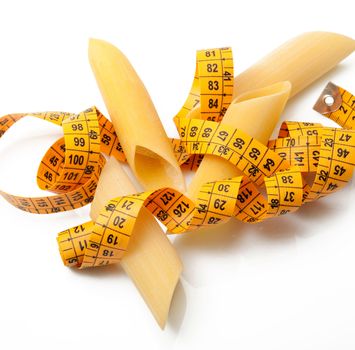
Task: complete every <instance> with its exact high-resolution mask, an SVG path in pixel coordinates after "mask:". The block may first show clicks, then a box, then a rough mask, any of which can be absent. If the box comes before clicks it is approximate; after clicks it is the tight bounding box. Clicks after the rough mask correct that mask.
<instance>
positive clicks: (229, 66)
mask: <svg viewBox="0 0 355 350" xmlns="http://www.w3.org/2000/svg"><path fill="white" fill-rule="evenodd" d="M332 87H333V89H332V90H331V91H330V90H329V89H328V90H327V91H326V92H325V93H322V95H321V97H320V99H319V100H318V102H317V104H316V106H315V108H316V109H317V110H318V111H319V112H321V113H323V114H325V115H327V116H328V117H329V118H331V119H333V120H335V121H336V122H338V123H339V124H340V125H341V126H343V127H344V126H345V125H346V129H339V128H329V127H323V126H322V125H320V124H315V123H301V122H285V123H283V124H282V127H281V129H280V133H279V138H278V139H277V140H271V141H270V142H269V144H268V146H265V145H263V144H261V143H260V142H259V141H257V140H255V139H253V138H252V137H250V136H249V135H247V134H246V133H244V132H243V131H242V130H239V129H235V128H232V127H229V126H228V125H224V124H220V123H219V121H220V120H221V119H222V118H223V115H224V113H225V111H226V110H227V108H228V106H229V104H230V103H231V100H232V91H233V60H232V53H231V50H230V49H229V48H222V49H211V50H201V51H199V52H198V53H197V64H196V74H195V78H194V82H193V85H192V88H191V91H190V94H189V96H188V99H187V100H186V102H185V104H184V106H183V108H182V109H181V110H180V111H179V113H178V115H177V116H176V117H175V118H174V121H175V123H176V126H177V129H178V131H179V135H180V139H174V140H172V145H173V148H174V151H175V154H176V157H177V159H178V161H179V163H180V164H181V165H183V164H185V165H184V166H188V167H190V168H195V167H196V166H198V164H199V162H200V161H201V159H202V157H203V156H204V155H215V156H219V157H222V158H224V159H226V160H228V161H229V162H231V163H232V164H234V165H235V166H237V167H238V168H239V169H240V170H241V171H242V172H243V174H244V176H238V177H235V178H232V179H227V180H222V181H218V182H212V183H207V184H204V185H203V186H202V188H201V190H200V192H199V195H198V198H197V200H196V202H194V201H192V200H191V199H190V198H188V197H186V196H185V195H183V194H182V193H180V192H178V191H176V190H175V189H173V188H162V189H159V190H156V191H153V192H144V193H140V194H133V195H129V196H122V197H118V198H115V199H112V200H111V201H109V202H108V203H107V204H106V205H105V207H104V208H102V210H101V212H100V215H99V216H98V218H97V220H96V221H95V222H92V221H89V222H87V223H84V224H82V225H80V226H76V227H73V228H70V229H68V230H65V231H63V232H61V233H59V235H58V238H57V240H58V244H59V249H60V253H61V256H62V259H63V262H64V263H65V264H66V265H68V266H77V267H80V268H84V267H90V266H99V265H106V264H111V263H117V262H119V261H120V260H121V258H122V256H123V254H124V253H125V252H126V251H127V249H128V245H129V240H130V236H131V233H132V230H133V228H134V224H135V221H136V219H137V217H138V214H139V212H140V210H141V208H142V207H146V208H147V209H148V210H149V211H150V212H151V213H152V214H153V215H154V216H155V217H156V218H157V219H158V220H160V221H161V222H162V223H163V224H164V225H165V226H166V227H167V228H168V231H169V232H170V233H182V232H186V231H188V230H193V229H197V228H199V227H201V226H207V225H215V224H220V223H223V222H225V221H227V220H229V219H230V218H231V217H235V218H237V219H239V220H241V221H244V222H249V223H257V222H260V221H262V220H265V219H267V218H271V217H275V216H278V215H283V214H286V213H289V212H293V211H295V210H297V209H298V208H299V207H300V206H301V205H302V204H303V203H305V202H309V201H312V200H315V199H317V198H320V197H323V196H325V195H327V194H330V193H333V192H335V191H337V190H339V189H340V188H342V187H344V186H345V185H346V183H347V181H349V180H350V179H351V177H352V173H353V169H354V166H355V132H354V131H353V130H351V129H352V128H353V125H354V124H355V121H354V119H355V118H354V104H355V103H353V102H352V101H353V96H352V95H351V94H349V93H348V92H346V91H345V90H343V89H341V88H339V87H336V86H335V85H332ZM329 96H330V97H333V99H334V103H336V105H334V106H333V105H332V106H331V107H332V108H331V109H329V107H330V106H329V104H330V102H331V101H329ZM339 96H340V99H339ZM339 101H340V104H339ZM197 104H200V106H201V114H200V119H190V118H187V114H188V113H189V111H190V110H191V109H192V108H194V106H196V105H197ZM324 104H325V105H326V107H324ZM320 106H321V107H322V108H323V109H322V108H321V107H320ZM324 108H326V109H324ZM341 113H342V114H345V117H344V116H342V114H341ZM31 115H33V114H31ZM57 115H58V117H56V118H57V119H56V118H54V119H56V120H55V121H54V122H55V123H56V124H58V125H62V126H63V129H64V135H65V136H64V140H63V139H61V140H59V141H57V142H56V143H55V144H54V145H53V146H52V147H51V149H50V150H49V151H48V152H47V154H46V155H45V157H44V159H43V162H42V164H41V166H40V169H39V172H38V174H39V175H38V178H39V180H38V184H39V185H40V186H41V188H45V189H48V190H51V191H53V192H56V193H59V194H58V195H57V196H59V197H60V198H62V197H64V198H65V199H66V198H67V196H68V195H69V196H70V194H71V193H72V192H73V191H83V190H82V189H83V188H85V186H86V185H87V184H88V183H91V181H93V182H92V183H94V184H95V185H92V186H93V189H92V192H87V191H83V192H84V193H83V194H82V195H83V196H84V197H83V198H84V201H86V202H84V203H83V202H82V201H81V202H80V201H79V202H69V203H68V204H67V205H61V206H59V209H55V210H53V208H55V206H53V201H52V200H49V199H48V198H51V197H45V198H46V199H45V201H46V205H47V206H46V207H45V208H44V209H43V207H42V208H39V207H38V206H36V203H38V200H37V199H26V200H25V202H26V205H23V204H22V202H21V201H20V200H19V199H18V198H19V197H15V196H10V195H8V194H4V193H3V192H1V194H2V195H4V196H5V198H6V199H8V200H9V202H10V203H12V204H14V205H16V206H17V207H19V208H20V209H23V210H27V211H31V212H36V213H48V212H53V211H58V210H68V209H73V208H74V207H75V205H77V206H80V205H83V204H86V203H88V202H90V201H91V200H92V195H93V192H94V191H95V188H96V183H97V179H98V177H99V174H100V171H101V169H102V166H103V163H104V158H103V157H102V155H101V153H100V152H103V153H105V154H108V155H112V156H115V157H116V158H117V159H119V160H121V161H124V160H125V157H124V154H123V152H122V149H121V147H120V145H119V142H118V140H117V136H116V134H115V132H114V129H113V127H112V124H111V122H109V121H108V120H107V119H106V118H105V117H104V116H102V115H101V113H100V112H98V111H97V110H96V109H95V108H92V109H90V110H88V111H86V112H83V113H81V114H79V115H72V114H61V113H58V114H57ZM16 116H19V117H16ZM23 116H25V115H24V114H21V115H12V116H6V117H3V118H2V119H0V127H1V129H0V130H2V131H0V135H2V134H3V133H4V131H6V130H7V129H8V128H9V127H10V126H11V125H12V124H13V123H14V122H15V121H17V120H18V119H19V118H22V117H23ZM35 116H37V117H40V118H42V119H45V120H49V121H52V120H51V118H50V117H49V115H47V114H36V115H35ZM75 118H77V119H75ZM52 122H53V121H52ZM79 124H80V125H82V126H83V128H82V130H81V127H80V129H79V127H78V125H79ZM73 125H75V127H74V128H73V127H72V126H73ZM74 129H76V130H74ZM78 131H80V132H78ZM95 133H96V134H95ZM90 135H91V136H90ZM92 135H95V136H94V137H93V136H92ZM105 135H106V136H105ZM81 139H82V140H84V141H81ZM98 140H100V142H99V141H98ZM63 145H65V146H63ZM89 145H90V148H89ZM52 148H53V149H52ZM57 151H59V154H60V155H61V157H59V156H58V157H59V159H58V161H57V162H56V164H55V165H54V164H52V163H51V162H50V160H51V159H52V157H53V154H56V152H57ZM90 151H92V152H91V153H90ZM67 152H68V153H67ZM90 154H92V156H91V157H90ZM80 156H84V158H78V157H80ZM56 157H57V156H56ZM74 157H75V158H74ZM74 159H76V161H74ZM75 162H77V163H78V164H75ZM95 162H96V163H95ZM73 163H74V164H73ZM80 163H82V164H80ZM186 164H187V165H186ZM77 165H79V166H77ZM88 166H90V167H91V168H90V169H91V170H92V173H91V174H85V170H86V171H87V169H88ZM41 167H42V168H41ZM47 169H49V170H50V171H51V172H50V173H51V174H52V180H51V181H49V179H48V178H47V177H48V176H46V175H45V174H46V171H49V170H47ZM69 171H72V172H73V173H74V174H78V175H77V176H76V177H75V178H74V179H73V178H71V179H70V180H69V179H68V175H66V176H65V174H67V173H68V172H69ZM309 172H314V173H315V178H314V181H313V183H312V184H307V182H306V181H305V179H304V176H303V175H304V174H305V173H309ZM84 175H87V176H86V177H85V176H84ZM72 176H75V175H72ZM90 176H91V177H90ZM73 180H74V181H73ZM46 186H48V187H46ZM61 186H70V188H67V187H64V188H63V187H61ZM261 186H265V191H266V194H267V198H265V197H264V195H263V194H262V193H261V191H260V190H259V187H261ZM63 200H64V199H63Z"/></svg>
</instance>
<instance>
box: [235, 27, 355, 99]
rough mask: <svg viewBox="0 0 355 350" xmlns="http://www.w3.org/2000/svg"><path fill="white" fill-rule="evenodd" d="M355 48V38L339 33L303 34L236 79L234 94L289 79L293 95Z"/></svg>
mask: <svg viewBox="0 0 355 350" xmlns="http://www.w3.org/2000/svg"><path fill="white" fill-rule="evenodd" d="M354 50H355V40H353V39H351V38H349V37H347V36H344V35H340V34H336V33H328V32H309V33H304V34H302V35H299V36H297V37H295V38H293V39H291V40H289V41H287V42H286V43H284V44H283V45H281V46H280V47H278V48H277V49H276V50H274V51H272V52H271V53H270V54H269V55H267V56H265V57H264V58H262V59H261V60H260V61H258V62H257V63H255V64H254V65H253V66H251V67H250V68H249V69H247V70H246V71H244V72H243V73H241V74H239V75H238V76H237V77H236V78H235V79H234V96H238V95H240V94H242V93H244V92H246V91H249V90H251V89H258V88H260V87H263V86H266V85H270V84H273V83H276V82H278V81H284V80H288V81H289V82H291V84H292V90H291V94H290V97H292V96H294V95H296V94H297V93H299V92H300V91H302V90H303V89H304V88H305V87H307V86H308V85H310V84H311V83H312V82H313V81H315V80H317V79H318V78H319V77H321V76H322V75H324V74H325V73H327V72H328V71H329V70H331V69H332V68H333V67H334V66H336V65H337V64H338V63H339V62H340V61H342V60H343V59H344V58H345V57H347V56H348V55H350V54H351V53H352V52H353V51H354Z"/></svg>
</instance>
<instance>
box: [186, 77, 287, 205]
mask: <svg viewBox="0 0 355 350" xmlns="http://www.w3.org/2000/svg"><path fill="white" fill-rule="evenodd" d="M290 91H291V84H290V83H289V82H288V81H286V82H280V83H276V84H273V85H270V86H268V87H265V88H262V89H257V90H253V91H250V92H247V93H245V94H243V95H240V96H239V97H237V98H236V99H234V101H233V102H232V104H231V105H230V106H229V108H228V110H227V112H226V114H225V116H224V118H223V120H222V123H225V124H228V125H231V126H234V127H236V128H239V129H241V130H243V131H245V132H246V133H248V134H249V135H251V136H253V137H255V138H257V139H258V140H259V141H261V142H263V143H264V144H266V143H267V141H268V140H269V137H270V135H271V133H272V131H273V129H274V127H275V125H276V123H277V121H278V120H279V117H280V115H281V113H282V111H283V109H284V107H285V105H286V102H287V99H288V97H289V94H290ZM238 175H241V172H240V171H239V169H238V168H237V167H236V166H234V165H233V164H231V163H230V162H228V161H227V160H226V159H223V158H219V157H214V156H205V157H204V159H203V161H202V162H201V165H200V167H199V168H198V169H197V172H196V174H195V176H194V177H193V179H192V181H191V183H190V186H189V196H190V197H191V198H197V195H198V192H199V190H200V188H201V185H202V184H204V183H206V182H211V181H217V180H222V179H226V178H231V177H235V176H238Z"/></svg>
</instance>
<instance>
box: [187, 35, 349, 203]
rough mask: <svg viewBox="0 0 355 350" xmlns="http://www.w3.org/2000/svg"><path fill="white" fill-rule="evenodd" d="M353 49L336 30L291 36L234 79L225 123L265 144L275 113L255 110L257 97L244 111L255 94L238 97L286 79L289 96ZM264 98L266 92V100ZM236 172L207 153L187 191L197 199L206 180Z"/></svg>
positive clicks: (330, 67) (346, 38)
mask: <svg viewBox="0 0 355 350" xmlns="http://www.w3.org/2000/svg"><path fill="white" fill-rule="evenodd" d="M354 50H355V40H353V39H351V38H349V37H346V36H343V35H339V34H335V33H327V32H310V33H305V34H302V35H300V36H297V37H296V38H294V39H291V40H290V41H288V42H286V43H285V44H283V45H281V46H280V47H279V48H277V49H276V50H274V51H273V52H271V53H270V54H269V55H267V56H265V57H264V58H262V59H261V60H260V61H258V62H257V63H255V64H254V65H253V66H251V67H250V68H249V69H247V70H246V71H244V72H243V73H241V74H239V75H238V76H237V77H236V78H235V79H234V96H235V97H237V100H235V101H234V103H232V105H231V107H230V108H231V110H230V111H229V112H227V114H228V116H227V115H226V116H225V117H224V119H223V120H222V123H226V124H227V123H228V124H229V125H233V126H235V127H238V128H240V129H241V130H244V131H246V132H248V133H249V134H250V135H252V136H253V137H255V138H256V139H259V141H263V142H264V143H266V141H267V139H268V138H269V137H270V135H271V133H272V130H273V128H274V127H275V124H276V122H277V119H275V115H274V114H272V113H270V111H267V110H266V109H265V110H262V109H261V110H260V112H259V114H258V113H254V108H255V111H257V110H258V107H257V105H258V104H259V103H260V105H262V104H263V102H262V101H260V100H258V99H250V101H249V104H250V105H249V107H248V108H250V110H249V109H246V108H245V111H243V112H242V110H243V109H244V108H242V109H240V108H239V107H237V105H238V104H239V103H238V101H240V102H241V103H242V104H244V106H247V105H246V104H245V102H246V101H245V98H250V97H252V96H253V93H252V94H251V95H249V97H248V94H247V95H244V97H243V96H241V98H242V100H240V99H238V96H239V95H242V94H244V93H246V92H248V91H250V90H253V89H259V88H263V87H265V86H267V85H270V84H274V83H277V82H279V81H286V80H287V81H289V82H290V83H291V91H290V95H289V97H292V96H294V95H296V94H297V93H299V92H300V91H301V90H303V89H304V88H305V87H307V86H308V85H309V84H311V83H312V82H313V81H315V80H316V79H318V78H319V77H320V76H322V75H323V74H325V73H326V72H328V71H329V70H331V69H332V68H333V67H334V66H335V65H336V64H337V63H339V62H340V61H341V60H343V59H344V58H345V57H347V56H348V55H349V54H351V53H352V52H353V51H354ZM261 91H262V90H261ZM264 92H266V91H264ZM254 93H258V92H254ZM265 97H266V95H265V96H264V98H263V100H264V99H265ZM274 98H276V96H274ZM279 98H281V97H280V96H279ZM281 99H282V98H281ZM243 100H244V101H243ZM285 102H286V101H285ZM280 103H281V100H280ZM250 111H252V112H250ZM279 112H281V110H280V111H279ZM251 113H252V114H251ZM199 114H200V113H199V108H196V109H194V110H192V111H191V113H190V117H191V118H194V117H198V116H199ZM279 115H280V114H278V116H277V118H278V117H279ZM258 125H264V126H268V127H267V129H263V128H255V127H256V126H258ZM233 168H234V170H233ZM237 174H239V172H238V171H237V170H236V169H235V167H233V166H231V165H230V164H229V163H228V162H227V161H225V160H223V159H216V158H215V157H213V156H206V157H205V158H204V159H203V161H202V163H201V165H200V167H199V169H198V170H197V172H196V174H195V176H194V178H193V180H192V182H191V184H190V186H189V189H188V193H189V195H190V196H191V198H195V197H196V195H197V193H198V190H199V188H200V187H201V185H202V184H203V183H205V182H208V181H215V180H221V179H223V178H228V177H231V176H236V175H237Z"/></svg>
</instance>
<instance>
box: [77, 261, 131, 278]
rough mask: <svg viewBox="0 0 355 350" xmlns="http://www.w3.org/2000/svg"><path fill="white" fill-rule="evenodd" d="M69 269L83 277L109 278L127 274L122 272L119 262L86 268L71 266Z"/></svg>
mask: <svg viewBox="0 0 355 350" xmlns="http://www.w3.org/2000/svg"><path fill="white" fill-rule="evenodd" d="M70 271H71V272H72V273H74V274H76V275H80V276H82V277H85V278H94V279H96V278H99V279H103V278H110V279H117V280H118V279H121V278H126V279H127V278H128V276H127V275H126V274H125V273H124V271H123V269H122V267H121V265H120V264H112V265H106V266H96V267H89V268H87V269H82V270H80V269H76V268H72V269H70Z"/></svg>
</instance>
